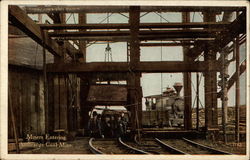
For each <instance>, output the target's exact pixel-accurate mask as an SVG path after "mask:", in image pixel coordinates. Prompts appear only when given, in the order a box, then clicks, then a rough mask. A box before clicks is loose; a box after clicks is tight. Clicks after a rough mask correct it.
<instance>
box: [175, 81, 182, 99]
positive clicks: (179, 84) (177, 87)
mask: <svg viewBox="0 0 250 160" xmlns="http://www.w3.org/2000/svg"><path fill="white" fill-rule="evenodd" d="M173 87H174V89H175V90H176V93H177V96H180V92H181V89H182V87H183V85H182V84H181V83H175V84H174V86H173Z"/></svg>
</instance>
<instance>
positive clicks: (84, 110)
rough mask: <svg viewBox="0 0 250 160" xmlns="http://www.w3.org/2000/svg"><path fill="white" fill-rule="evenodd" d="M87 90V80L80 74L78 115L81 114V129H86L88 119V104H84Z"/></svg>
mask: <svg viewBox="0 0 250 160" xmlns="http://www.w3.org/2000/svg"><path fill="white" fill-rule="evenodd" d="M88 91H89V81H88V79H87V78H86V77H85V76H82V75H80V97H81V99H80V115H81V123H80V124H81V125H80V127H81V129H85V130H86V129H87V127H88V121H89V118H90V117H89V114H88V113H89V111H90V109H91V108H90V106H88V105H87V104H86V99H87V96H88Z"/></svg>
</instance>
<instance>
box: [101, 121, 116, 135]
mask: <svg viewBox="0 0 250 160" xmlns="http://www.w3.org/2000/svg"><path fill="white" fill-rule="evenodd" d="M102 128H103V134H104V137H105V138H112V137H113V132H112V129H111V124H110V121H106V122H104V123H103V125H102Z"/></svg>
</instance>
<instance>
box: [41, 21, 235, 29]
mask: <svg viewBox="0 0 250 160" xmlns="http://www.w3.org/2000/svg"><path fill="white" fill-rule="evenodd" d="M229 24H230V23H229V22H187V23H173V22H170V23H140V24H139V28H140V29H149V28H208V27H210V28H221V29H222V28H226V27H227V26H228V25H229ZM40 27H41V28H43V29H55V30H57V29H67V30H69V29H129V24H124V23H112V24H41V25H40Z"/></svg>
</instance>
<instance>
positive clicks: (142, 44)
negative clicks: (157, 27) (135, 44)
mask: <svg viewBox="0 0 250 160" xmlns="http://www.w3.org/2000/svg"><path fill="white" fill-rule="evenodd" d="M190 45H194V43H191V42H176V43H140V46H141V47H161V46H166V47H175V46H190Z"/></svg>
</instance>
